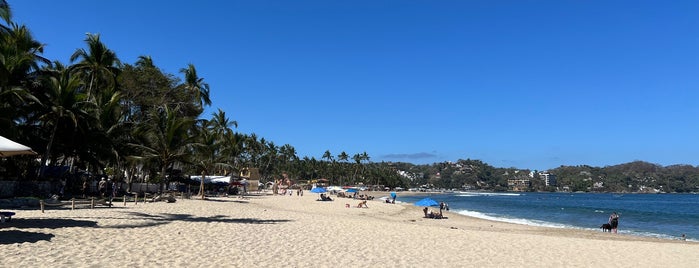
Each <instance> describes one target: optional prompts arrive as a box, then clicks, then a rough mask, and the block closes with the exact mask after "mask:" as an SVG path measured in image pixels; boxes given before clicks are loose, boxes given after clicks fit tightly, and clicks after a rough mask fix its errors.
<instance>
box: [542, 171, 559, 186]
mask: <svg viewBox="0 0 699 268" xmlns="http://www.w3.org/2000/svg"><path fill="white" fill-rule="evenodd" d="M539 178H541V179H543V180H544V183H545V184H546V186H556V175H553V174H549V173H545V172H539Z"/></svg>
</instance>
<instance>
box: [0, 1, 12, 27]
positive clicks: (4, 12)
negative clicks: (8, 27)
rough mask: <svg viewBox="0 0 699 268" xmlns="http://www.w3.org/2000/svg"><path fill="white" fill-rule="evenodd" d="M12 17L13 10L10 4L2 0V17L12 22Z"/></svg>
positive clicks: (0, 11)
mask: <svg viewBox="0 0 699 268" xmlns="http://www.w3.org/2000/svg"><path fill="white" fill-rule="evenodd" d="M11 18H12V12H11V11H10V5H9V4H7V1H6V0H0V19H3V20H4V21H5V22H6V23H8V24H9V23H10V22H11Z"/></svg>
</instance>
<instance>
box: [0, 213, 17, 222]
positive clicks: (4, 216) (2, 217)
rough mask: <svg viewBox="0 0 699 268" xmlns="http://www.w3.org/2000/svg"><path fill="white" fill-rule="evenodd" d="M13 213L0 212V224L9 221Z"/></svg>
mask: <svg viewBox="0 0 699 268" xmlns="http://www.w3.org/2000/svg"><path fill="white" fill-rule="evenodd" d="M14 215H15V213H14V212H11V211H0V222H6V221H11V220H12V216H14Z"/></svg>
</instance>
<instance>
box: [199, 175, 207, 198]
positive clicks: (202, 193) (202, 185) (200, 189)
mask: <svg viewBox="0 0 699 268" xmlns="http://www.w3.org/2000/svg"><path fill="white" fill-rule="evenodd" d="M204 179H206V172H202V173H201V184H199V194H201V200H204V196H205V195H204Z"/></svg>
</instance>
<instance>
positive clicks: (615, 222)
mask: <svg viewBox="0 0 699 268" xmlns="http://www.w3.org/2000/svg"><path fill="white" fill-rule="evenodd" d="M609 225H611V226H612V232H613V233H615V234H616V231H617V230H616V229H617V227H618V226H619V214H617V213H616V211H614V212H612V215H609Z"/></svg>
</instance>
